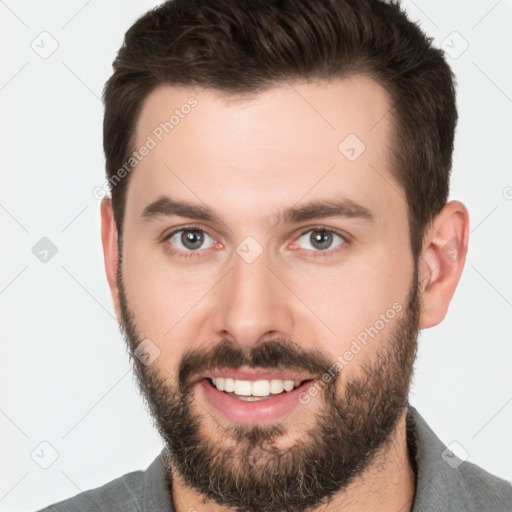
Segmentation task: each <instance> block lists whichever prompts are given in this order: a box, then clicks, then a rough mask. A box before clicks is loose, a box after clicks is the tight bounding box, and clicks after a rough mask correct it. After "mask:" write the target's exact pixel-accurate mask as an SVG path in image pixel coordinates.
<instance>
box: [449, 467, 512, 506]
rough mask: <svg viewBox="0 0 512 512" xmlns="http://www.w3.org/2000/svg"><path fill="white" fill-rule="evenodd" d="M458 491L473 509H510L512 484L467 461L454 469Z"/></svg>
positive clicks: (511, 504)
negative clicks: (456, 474)
mask: <svg viewBox="0 0 512 512" xmlns="http://www.w3.org/2000/svg"><path fill="white" fill-rule="evenodd" d="M456 471H458V476H457V478H456V479H455V480H456V482H457V485H458V487H459V489H458V492H459V494H460V496H461V499H462V497H464V499H466V500H468V501H469V502H470V503H471V505H472V506H473V508H474V509H475V510H493V511H496V512H510V511H512V484H510V483H509V482H507V481H506V480H504V479H502V478H499V477H497V476H495V475H492V474H491V473H488V472H487V471H485V470H484V469H483V468H481V467H479V466H477V465H476V464H473V463H471V462H469V461H466V462H464V463H463V464H461V465H460V467H459V468H458V469H457V470H456Z"/></svg>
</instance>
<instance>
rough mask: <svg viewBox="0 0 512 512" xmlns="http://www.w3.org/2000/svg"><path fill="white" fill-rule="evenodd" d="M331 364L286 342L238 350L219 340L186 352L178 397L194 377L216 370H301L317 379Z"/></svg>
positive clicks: (317, 353) (325, 357) (318, 354)
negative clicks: (212, 344) (208, 345)
mask: <svg viewBox="0 0 512 512" xmlns="http://www.w3.org/2000/svg"><path fill="white" fill-rule="evenodd" d="M332 364H333V361H332V360H331V358H329V356H328V355H326V354H325V353H324V352H322V351H320V350H318V349H312V350H306V349H304V348H302V347H300V346H299V345H297V344H296V343H294V342H292V341H290V340H286V339H276V340H272V341H268V342H265V343H262V344H260V345H256V346H254V347H240V346H238V345H235V344H233V343H232V342H230V341H229V340H226V339H223V340H222V341H220V342H219V343H218V344H217V345H215V346H214V347H212V348H210V349H206V350H205V349H204V348H200V349H189V350H187V351H186V352H185V353H184V355H183V357H182V360H181V363H180V366H179V369H178V385H179V388H180V390H181V392H182V393H186V392H187V391H189V390H190V388H191V387H192V386H193V377H194V376H196V375H197V374H198V373H201V372H204V371H210V370H214V369H219V368H230V369H238V368H240V367H242V366H248V367H250V368H262V369H274V370H294V371H295V370H297V371H301V370H305V371H306V372H308V373H311V374H312V375H315V376H317V378H319V379H321V378H322V375H324V374H325V373H326V372H327V371H328V370H329V368H331V367H332Z"/></svg>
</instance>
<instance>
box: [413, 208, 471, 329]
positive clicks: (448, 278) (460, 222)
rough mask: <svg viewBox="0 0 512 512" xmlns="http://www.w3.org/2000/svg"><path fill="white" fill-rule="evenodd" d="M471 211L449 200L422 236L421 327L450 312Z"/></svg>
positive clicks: (466, 243)
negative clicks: (449, 308)
mask: <svg viewBox="0 0 512 512" xmlns="http://www.w3.org/2000/svg"><path fill="white" fill-rule="evenodd" d="M468 238H469V214H468V211H467V209H466V207H465V206H464V205H463V204H462V203H460V202H459V201H450V202H448V203H446V205H445V206H444V207H443V209H442V210H441V211H440V212H439V213H438V214H437V215H436V217H435V218H434V220H433V223H432V226H431V227H430V228H429V229H428V231H427V233H426V234H425V236H424V238H423V248H422V251H421V256H420V262H419V263H420V270H419V272H420V274H419V279H420V292H421V294H422V307H421V312H420V319H419V323H420V328H421V329H423V328H427V327H433V326H434V325H437V324H438V323H440V322H441V321H442V320H443V319H444V317H445V316H446V313H447V311H448V306H449V304H450V301H451V299H452V297H453V294H454V293H455V288H457V284H458V282H459V279H460V276H461V274H462V269H463V268H464V263H465V261H466V252H467V246H468Z"/></svg>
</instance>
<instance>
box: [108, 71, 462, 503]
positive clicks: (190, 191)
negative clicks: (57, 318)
mask: <svg viewBox="0 0 512 512" xmlns="http://www.w3.org/2000/svg"><path fill="white" fill-rule="evenodd" d="M191 96H193V97H194V98H196V99H197V102H198V103H197V106H196V107H194V108H193V109H192V110H191V112H190V114H188V115H187V116H185V117H184V119H180V122H179V124H177V125H176V126H175V127H174V129H173V130H172V132H171V133H170V134H168V135H165V136H164V137H163V138H162V141H160V142H158V144H157V145H156V147H155V148H153V149H151V151H150V152H149V154H148V155H147V156H146V157H145V158H144V159H143V160H142V161H141V162H139V163H138V165H137V167H136V168H135V170H134V171H132V174H131V176H130V183H129V187H128V190H127V198H126V212H125V218H124V223H123V282H124V286H125V290H126V295H127V297H128V298H129V304H130V309H131V310H132V311H133V312H134V314H135V316H136V319H137V326H138V328H139V330H140V332H141V333H142V335H143V337H144V338H149V339H151V340H152V342H153V343H154V344H155V345H156V346H157V347H158V349H159V350H160V355H159V357H158V358H157V359H156V360H155V362H154V363H153V365H152V368H153V369H154V371H155V372H157V373H158V375H159V376H160V377H161V378H162V379H165V380H166V382H168V383H169V386H175V384H176V381H177V363H178V362H179V361H180V358H181V357H182V355H183V354H184V352H185V350H187V349H188V348H190V347H193V348H201V347H204V348H211V347H213V346H215V344H216V342H218V340H220V339H228V340H230V341H232V342H233V343H234V344H236V345H238V346H240V347H254V346H256V345H257V344H259V343H262V342H264V341H265V340H268V339H271V338H272V336H270V334H273V335H275V336H278V337H286V338H291V339H293V340H294V341H295V342H296V343H297V344H299V345H300V346H301V347H303V348H304V349H308V350H315V349H319V350H321V351H322V352H323V353H324V354H327V355H328V356H329V357H330V358H331V359H332V360H333V361H335V360H336V358H337V356H338V355H340V354H344V353H345V352H346V351H347V350H348V349H349V348H350V343H351V341H352V340H353V339H354V338H356V336H357V335H358V334H359V333H360V332H361V331H362V330H363V329H364V328H365V327H367V326H370V325H373V324H374V323H375V321H376V320H377V319H379V315H380V314H382V313H384V312H386V311H387V310H388V309H389V308H391V307H392V304H393V303H395V302H397V301H398V302H399V303H400V304H403V305H404V306H405V304H406V299H407V296H408V292H409V289H410V286H411V281H412V276H413V270H414V260H413V257H412V253H411V248H410V242H409V233H408V217H407V204H406V201H405V195H404V194H405V193H404V191H403V189H402V187H401V186H400V185H399V183H398V182H397V181H396V179H395V178H394V176H393V174H392V172H391V169H390V167H389V163H388V162H387V155H388V149H387V145H388V144H389V140H390V134H391V119H390V115H389V114H388V112H389V109H390V103H389V97H388V95H387V93H386V91H385V90H384V89H383V88H382V87H381V86H380V85H379V84H377V83H376V82H374V81H373V80H371V79H369V78H366V77H363V76H352V77H350V78H345V79H342V80H336V81H332V82H319V81H316V82H310V83H302V82H294V83H292V84H288V83H287V84H281V85H279V86H274V87H272V88H271V89H269V90H267V91H264V92H261V93H258V94H257V95H255V96H254V97H251V98H243V99H241V100H240V101H239V99H238V98H234V97H232V96H226V95H222V94H221V93H219V92H218V91H213V90H209V89H203V88H197V87H196V88H193V87H171V86H161V87H159V88H157V89H156V90H155V91H153V92H152V93H151V94H150V95H149V96H148V97H147V98H146V101H145V102H144V105H143V108H142V110H141V112H140V115H139V118H138V121H137V129H136V141H135V147H140V146H141V145H142V144H144V142H145V141H146V138H147V136H148V135H149V134H151V133H152V132H153V130H154V129H155V127H157V126H158V125H159V124H160V123H161V122H164V121H165V120H167V119H168V118H169V116H170V115H171V114H172V112H173V111H174V109H176V108H180V106H182V105H184V104H185V103H186V102H187V99H188V98H190V97H191ZM351 133H352V134H356V135H357V137H359V139H361V141H363V143H364V145H365V146H366V147H365V150H364V151H363V152H362V153H361V155H360V156H359V157H358V158H357V159H356V160H354V161H349V160H348V159H347V158H346V157H345V156H344V155H343V154H342V153H341V152H340V151H339V150H338V146H339V144H340V142H341V141H342V140H344V138H345V137H346V136H347V135H348V134H351ZM162 195H168V196H172V197H173V198H175V199H179V200H183V201H188V202H193V203H196V204H201V205H205V204H206V205H208V206H209V207H210V208H211V209H212V210H214V211H215V212H216V213H217V215H218V216H219V217H220V218H221V219H222V222H209V221H208V222H204V221H195V220H193V219H189V218H182V217H164V216H160V217H158V218H155V219H152V220H151V221H148V220H146V219H144V218H142V217H141V214H142V211H143V210H144V208H145V206H146V205H148V204H150V203H151V202H153V201H155V200H156V199H158V198H159V197H161V196H162ZM339 197H344V198H346V199H350V200H351V201H354V202H356V203H358V204H360V205H362V206H364V207H365V208H366V209H368V210H369V211H370V212H371V213H372V215H373V221H369V220H366V219H361V218H345V217H325V218H319V219H315V220H311V221H304V222H299V223H296V224H284V223H279V222H277V221H278V219H279V218H280V213H281V212H282V211H284V210H285V209H287V208H290V207H292V206H296V205H300V204H302V203H304V202H307V201H311V200H315V199H318V200H320V199H333V198H339ZM101 216H102V242H103V248H104V256H105V267H106V273H107V278H108V282H109V286H110V289H111V293H112V298H113V301H114V304H115V307H116V312H117V315H118V319H121V313H120V306H119V291H118V283H117V277H116V276H117V266H118V257H119V255H118V245H117V239H118V233H117V229H116V225H115V222H114V220H113V213H112V205H111V202H110V199H109V198H105V199H104V200H103V201H102V204H101ZM190 225H192V226H194V227H197V228H200V229H204V230H205V231H206V232H207V233H208V234H209V236H210V237H211V238H209V237H205V242H204V245H203V247H205V248H204V249H201V251H199V252H196V253H195V254H194V255H193V256H192V257H184V255H185V254H186V253H187V252H186V251H187V249H186V248H184V247H183V246H181V245H179V246H175V247H174V248H175V249H176V252H175V253H174V254H171V253H170V249H172V244H171V242H170V241H169V240H164V235H166V234H169V233H171V232H172V231H174V230H176V229H179V228H180V227H183V226H188V227H189V228H190ZM468 225H469V220H468V213H467V210H466V208H465V207H464V205H462V204H461V203H460V202H458V201H451V202H449V203H447V204H446V205H445V207H444V208H443V209H442V211H441V212H440V213H439V214H438V215H437V216H436V218H435V219H434V222H433V224H432V226H431V227H430V228H429V229H428V230H427V232H426V234H425V237H424V243H423V249H422V253H421V255H420V259H419V280H420V293H421V312H420V317H419V327H420V328H428V327H431V326H434V325H437V324H438V323H439V322H441V321H442V320H443V318H444V316H445V315H446V312H447V309H448V306H449V303H450V300H451V298H452V296H453V293H454V291H455V288H456V286H457V283H458V281H459V278H460V275H461V272H462V269H463V266H464V261H465V247H467V244H468ZM318 227H324V228H325V229H332V230H335V231H336V230H338V231H341V232H342V233H345V234H346V236H345V238H344V239H343V238H339V237H338V236H335V237H334V239H333V243H332V248H329V249H328V250H327V251H320V250H319V249H316V248H315V247H314V246H312V245H311V242H310V241H309V234H310V230H311V229H313V228H318ZM305 233H308V235H307V236H305V237H301V235H303V234H305ZM180 234H181V233H180ZM247 236H251V237H253V238H254V239H255V240H256V241H257V243H258V244H259V246H260V247H261V249H262V253H261V255H260V256H259V257H258V258H257V259H256V260H255V261H253V262H252V263H250V264H248V263H247V262H246V261H245V260H244V259H243V258H241V257H240V256H239V254H238V253H237V252H236V248H237V246H239V244H240V243H241V242H242V241H243V240H244V239H245V238H246V237H247ZM299 238H300V241H299ZM177 239H179V235H178V236H177V237H175V238H174V240H175V241H176V240H177ZM449 241H451V242H450V246H451V247H453V248H454V250H455V251H456V254H455V255H454V253H453V252H451V253H449V254H448V253H447V251H446V250H443V248H444V247H445V245H446V244H447V243H448V242H449ZM454 241H455V244H454ZM215 242H216V243H215ZM188 252H189V253H190V252H191V251H190V250H189V251H188ZM199 254H200V255H199ZM397 321H398V315H397V317H395V318H394V319H393V320H390V321H389V322H388V323H387V324H386V325H385V327H384V329H382V330H381V331H380V332H379V335H378V336H376V337H375V339H373V340H372V342H371V343H368V345H367V346H366V347H365V348H364V350H362V351H361V352H360V353H359V354H357V357H354V359H353V360H352V361H350V363H349V364H347V366H346V367H345V368H344V372H343V373H342V376H341V377H340V379H339V380H338V382H337V385H338V386H339V388H338V389H337V392H338V393H340V394H341V393H342V392H343V387H344V386H345V385H346V383H347V379H350V378H356V379H357V378H358V377H360V376H361V368H362V367H363V365H365V364H368V363H369V362H371V361H372V357H374V356H375V353H376V351H378V349H379V346H380V344H382V343H384V341H385V340H386V339H387V336H389V334H390V332H391V331H392V329H393V328H394V327H395V326H396V323H397ZM322 405H323V403H322V400H320V399H315V400H312V401H311V403H309V404H308V409H307V411H308V414H304V408H302V407H297V408H296V409H294V410H293V411H292V412H291V413H290V414H289V415H288V416H286V418H285V419H284V420H283V422H284V423H285V425H286V427H287V428H286V433H285V434H284V435H283V436H281V437H280V438H279V439H277V440H276V446H279V447H280V448H286V447H290V446H292V445H293V444H294V442H296V441H298V440H300V436H301V432H302V431H303V430H304V429H305V428H311V427H312V426H314V420H315V415H314V414H312V413H314V412H315V411H317V412H319V411H320V410H321V407H322ZM192 407H193V412H194V414H196V415H197V416H200V417H201V418H202V419H203V420H204V422H205V429H204V435H207V436H209V438H210V439H212V440H215V442H216V443H217V444H218V445H219V446H224V445H223V443H225V445H226V446H228V445H229V442H230V441H229V439H226V437H225V436H223V431H224V429H226V428H227V427H229V422H227V421H226V419H225V418H223V417H222V416H221V415H219V413H218V411H216V409H215V408H214V407H212V405H211V404H210V403H209V402H208V401H207V399H206V397H205V396H204V394H203V393H202V392H201V389H200V388H199V387H197V388H196V389H195V390H194V395H193V402H192ZM404 413H405V411H404ZM414 491H415V484H414V473H413V471H412V468H411V466H410V465H409V461H408V456H407V446H406V435H405V415H402V416H401V418H400V420H399V422H398V424H397V427H396V429H395V431H394V432H393V434H392V436H391V439H390V442H389V443H388V444H387V445H385V446H384V447H383V450H382V452H381V453H380V454H379V459H378V460H377V461H375V463H373V464H371V465H370V466H369V467H368V468H366V470H365V471H364V473H363V474H362V475H360V476H359V477H358V478H357V479H356V480H354V481H353V482H352V483H351V484H350V485H349V486H348V487H347V488H346V489H344V490H342V491H341V492H340V493H339V494H338V495H337V496H336V497H335V498H334V499H333V500H332V501H331V502H330V503H329V504H328V506H325V507H323V508H322V509H321V510H322V511H326V512H327V511H335V510H343V511H360V510H365V511H372V510H380V511H398V510H400V511H405V510H410V509H411V506H412V503H413V498H414ZM173 499H174V503H175V506H176V510H177V512H186V511H188V510H189V509H190V508H191V507H196V508H197V507H198V504H201V507H200V508H197V509H198V510H200V511H201V512H223V511H225V510H229V509H228V508H225V507H220V506H218V505H217V504H215V503H206V504H203V503H202V498H201V496H199V495H198V494H197V493H196V492H195V491H194V490H193V489H190V488H188V487H187V486H186V485H185V484H184V482H183V481H181V480H180V478H179V476H176V478H175V479H174V481H173ZM319 510H320V509H319Z"/></svg>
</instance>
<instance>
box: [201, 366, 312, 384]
mask: <svg viewBox="0 0 512 512" xmlns="http://www.w3.org/2000/svg"><path fill="white" fill-rule="evenodd" d="M212 377H222V378H231V379H235V380H250V381H257V380H272V379H278V380H300V381H304V380H312V379H314V378H315V377H314V376H313V375H310V374H308V373H304V372H300V371H292V370H262V369H257V368H245V369H244V368H239V369H236V370H235V369H233V368H217V369H215V370H210V371H207V372H204V373H202V374H200V375H199V376H198V379H197V380H198V381H200V380H202V379H207V378H210V379H211V378H212Z"/></svg>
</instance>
